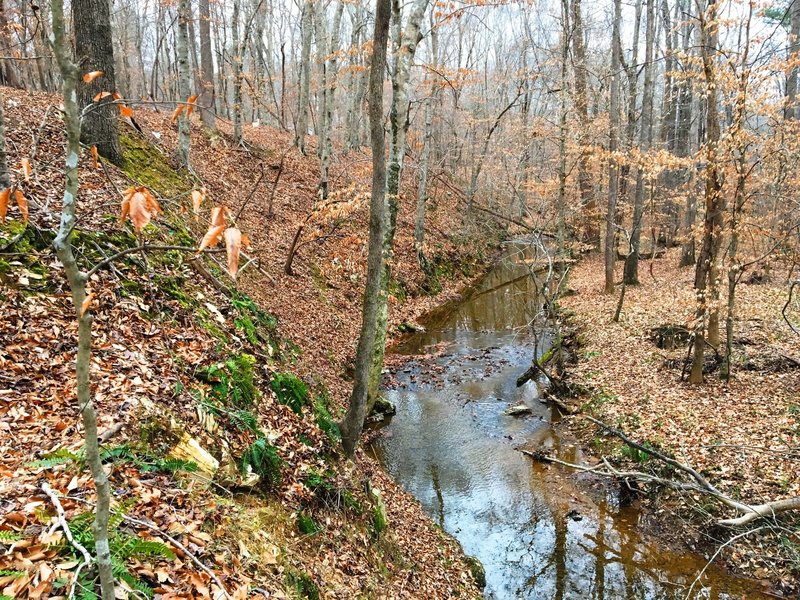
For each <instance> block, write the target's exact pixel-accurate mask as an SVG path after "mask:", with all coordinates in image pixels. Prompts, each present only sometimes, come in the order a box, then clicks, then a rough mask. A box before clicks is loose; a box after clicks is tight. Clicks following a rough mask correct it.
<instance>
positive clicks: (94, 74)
mask: <svg viewBox="0 0 800 600" xmlns="http://www.w3.org/2000/svg"><path fill="white" fill-rule="evenodd" d="M103 75H105V73H104V72H103V71H90V72H89V73H86V74H85V75H84V76H83V82H84V83H92V82H93V81H94V80H95V79H97V78H98V77H102V76H103Z"/></svg>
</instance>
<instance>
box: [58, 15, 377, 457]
mask: <svg viewBox="0 0 800 600" xmlns="http://www.w3.org/2000/svg"><path fill="white" fill-rule="evenodd" d="M56 1H58V0H56ZM390 19H391V0H377V7H376V10H375V32H374V36H373V38H374V41H373V46H372V64H371V65H370V72H369V92H368V99H369V127H370V141H371V144H372V195H371V199H370V217H369V220H370V227H369V255H368V258H367V284H366V289H365V290H364V304H363V310H362V321H361V334H360V335H359V339H358V350H357V352H356V364H355V383H354V385H353V393H352V395H351V396H350V404H349V406H348V408H347V413H346V414H345V417H344V419H343V420H342V423H341V425H340V431H341V433H342V446H343V447H344V452H345V454H346V455H347V456H348V457H350V458H352V457H353V456H355V452H356V447H357V446H358V440H359V438H360V437H361V429H362V427H363V426H364V418H365V417H366V413H367V387H368V383H369V368H370V362H371V359H372V354H373V352H372V350H373V346H374V343H375V332H376V330H377V316H378V302H379V297H380V295H381V293H382V291H381V273H382V265H383V241H384V238H385V234H386V225H387V219H386V216H387V215H386V212H387V210H386V208H387V207H386V159H385V157H384V152H385V139H384V137H385V134H384V129H383V72H384V69H385V68H386V44H387V41H388V39H389V21H390Z"/></svg>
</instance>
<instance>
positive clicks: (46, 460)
mask: <svg viewBox="0 0 800 600" xmlns="http://www.w3.org/2000/svg"><path fill="white" fill-rule="evenodd" d="M82 461H83V450H82V449H81V450H79V451H78V452H77V453H75V452H70V451H69V450H67V449H66V448H59V449H58V450H56V451H54V452H48V453H47V454H45V455H44V457H43V458H41V459H39V460H34V461H33V462H29V463H27V464H26V466H28V467H31V468H33V469H52V468H53V467H57V466H59V465H66V464H68V463H71V462H82Z"/></svg>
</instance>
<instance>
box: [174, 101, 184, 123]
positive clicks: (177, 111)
mask: <svg viewBox="0 0 800 600" xmlns="http://www.w3.org/2000/svg"><path fill="white" fill-rule="evenodd" d="M182 112H183V104H178V106H177V108H175V112H174V113H172V122H173V123H174V122H175V121H177V120H178V117H180V116H181V113H182Z"/></svg>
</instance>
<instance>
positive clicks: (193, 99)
mask: <svg viewBox="0 0 800 600" xmlns="http://www.w3.org/2000/svg"><path fill="white" fill-rule="evenodd" d="M195 102H197V96H189V100H188V102H187V104H188V106H187V107H186V117H187V118H188V117H189V116H190V115H191V114H192V111H193V110H194V103H195Z"/></svg>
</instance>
